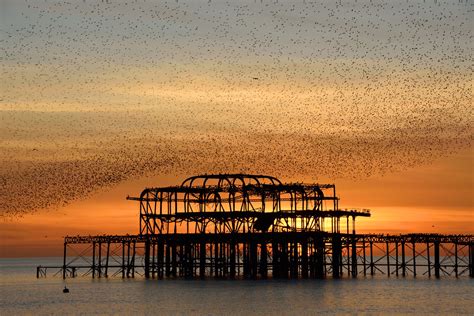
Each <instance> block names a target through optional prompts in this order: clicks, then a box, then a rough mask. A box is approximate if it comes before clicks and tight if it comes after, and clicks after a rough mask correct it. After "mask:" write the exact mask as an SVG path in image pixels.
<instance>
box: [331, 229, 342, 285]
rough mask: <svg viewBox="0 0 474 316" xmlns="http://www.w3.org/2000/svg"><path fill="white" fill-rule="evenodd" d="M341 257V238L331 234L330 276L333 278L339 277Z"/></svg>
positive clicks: (338, 235)
mask: <svg viewBox="0 0 474 316" xmlns="http://www.w3.org/2000/svg"><path fill="white" fill-rule="evenodd" d="M341 256H342V247H341V236H340V234H333V236H332V276H333V277H334V278H339V277H340V276H341V275H340V268H341Z"/></svg>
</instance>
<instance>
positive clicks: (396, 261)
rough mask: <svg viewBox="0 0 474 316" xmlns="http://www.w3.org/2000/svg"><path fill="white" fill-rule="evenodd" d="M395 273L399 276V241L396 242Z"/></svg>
mask: <svg viewBox="0 0 474 316" xmlns="http://www.w3.org/2000/svg"><path fill="white" fill-rule="evenodd" d="M402 265H403V263H402ZM395 275H396V276H398V241H397V242H395Z"/></svg>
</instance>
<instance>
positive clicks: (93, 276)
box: [92, 241, 95, 278]
mask: <svg viewBox="0 0 474 316" xmlns="http://www.w3.org/2000/svg"><path fill="white" fill-rule="evenodd" d="M92 278H95V241H94V242H92Z"/></svg>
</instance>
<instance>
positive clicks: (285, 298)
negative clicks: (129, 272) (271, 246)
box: [0, 258, 474, 315]
mask: <svg viewBox="0 0 474 316" xmlns="http://www.w3.org/2000/svg"><path fill="white" fill-rule="evenodd" d="M60 262H61V258H21V259H0V315H317V314H330V315H357V314H362V315H404V314H416V315H434V314H443V315H474V279H471V278H469V277H467V276H464V277H461V278H457V279H456V278H454V277H444V278H441V279H435V278H428V277H423V276H421V277H416V278H414V277H412V276H410V277H393V276H390V277H387V276H382V275H379V276H374V277H358V278H356V279H353V278H342V279H337V280H336V279H332V278H327V279H323V280H313V279H311V280H234V281H229V280H214V279H210V280H182V279H178V280H156V279H150V280H146V279H144V278H142V277H138V278H134V279H122V278H120V277H113V278H108V279H105V278H101V279H92V278H91V277H77V278H74V279H67V281H66V282H65V281H63V280H62V278H61V277H60V276H53V273H50V274H48V277H46V278H39V279H37V278H36V266H37V265H44V266H47V265H58V264H60ZM64 286H67V287H68V288H69V290H70V292H69V293H67V294H65V293H63V292H62V290H63V288H64Z"/></svg>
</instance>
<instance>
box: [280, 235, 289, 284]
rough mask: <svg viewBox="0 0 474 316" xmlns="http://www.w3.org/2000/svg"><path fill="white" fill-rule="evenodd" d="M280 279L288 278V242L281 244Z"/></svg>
mask: <svg viewBox="0 0 474 316" xmlns="http://www.w3.org/2000/svg"><path fill="white" fill-rule="evenodd" d="M280 267H281V272H280V277H282V278H285V279H287V278H288V241H287V240H284V241H283V242H282V244H281V253H280Z"/></svg>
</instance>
